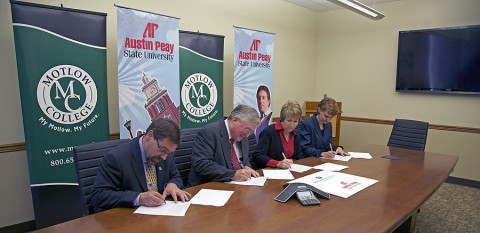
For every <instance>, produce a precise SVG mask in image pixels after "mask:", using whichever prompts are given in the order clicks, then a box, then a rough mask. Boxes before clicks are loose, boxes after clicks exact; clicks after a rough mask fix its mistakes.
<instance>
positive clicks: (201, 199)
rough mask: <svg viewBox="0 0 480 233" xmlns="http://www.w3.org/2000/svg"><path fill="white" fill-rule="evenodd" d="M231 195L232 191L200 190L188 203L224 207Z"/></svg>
mask: <svg viewBox="0 0 480 233" xmlns="http://www.w3.org/2000/svg"><path fill="white" fill-rule="evenodd" d="M232 194H233V191H227V190H214V189H202V190H200V191H199V192H198V193H197V194H196V195H195V196H194V197H192V199H190V203H192V204H196V205H211V206H224V205H225V204H226V203H227V201H228V199H230V197H231V196H232Z"/></svg>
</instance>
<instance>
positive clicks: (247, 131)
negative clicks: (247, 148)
mask: <svg viewBox="0 0 480 233" xmlns="http://www.w3.org/2000/svg"><path fill="white" fill-rule="evenodd" d="M245 133H246V134H247V136H250V134H252V133H253V130H252V129H250V128H248V127H245Z"/></svg>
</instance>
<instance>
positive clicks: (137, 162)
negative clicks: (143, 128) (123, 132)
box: [131, 137, 158, 192]
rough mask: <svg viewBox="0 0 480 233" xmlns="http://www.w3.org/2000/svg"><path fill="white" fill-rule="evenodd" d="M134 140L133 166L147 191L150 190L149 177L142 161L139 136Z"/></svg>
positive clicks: (132, 149)
mask: <svg viewBox="0 0 480 233" xmlns="http://www.w3.org/2000/svg"><path fill="white" fill-rule="evenodd" d="M133 140H134V141H133V143H132V147H131V155H132V168H133V172H134V173H135V177H137V181H138V182H139V183H140V186H141V187H142V189H143V191H144V192H146V191H148V187H147V177H145V168H144V165H143V161H142V154H141V153H140V145H139V137H137V138H135V139H133ZM157 180H158V179H157Z"/></svg>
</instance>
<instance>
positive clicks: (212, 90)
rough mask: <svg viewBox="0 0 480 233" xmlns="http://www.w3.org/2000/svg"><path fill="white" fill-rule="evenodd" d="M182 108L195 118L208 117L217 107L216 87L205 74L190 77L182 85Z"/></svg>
mask: <svg viewBox="0 0 480 233" xmlns="http://www.w3.org/2000/svg"><path fill="white" fill-rule="evenodd" d="M181 96H182V101H183V107H185V109H186V110H187V112H189V113H190V114H192V115H193V116H196V117H203V116H206V115H208V114H209V113H210V112H212V111H213V110H214V109H215V105H217V98H218V96H217V86H216V85H215V82H213V80H212V79H211V78H210V77H208V76H207V75H205V74H201V73H195V74H192V75H190V76H189V77H188V78H187V79H186V80H185V82H184V83H183V85H182V90H181Z"/></svg>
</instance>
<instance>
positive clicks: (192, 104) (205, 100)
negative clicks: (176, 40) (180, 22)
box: [180, 31, 224, 128]
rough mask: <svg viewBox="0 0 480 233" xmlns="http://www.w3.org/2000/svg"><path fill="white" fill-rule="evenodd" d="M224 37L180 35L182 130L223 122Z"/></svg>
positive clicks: (200, 34) (194, 33)
mask: <svg viewBox="0 0 480 233" xmlns="http://www.w3.org/2000/svg"><path fill="white" fill-rule="evenodd" d="M223 40H224V36H218V35H211V34H205V33H198V32H187V31H180V85H181V86H180V93H181V97H182V104H181V108H180V110H181V119H182V128H198V127H202V126H204V125H206V124H208V123H210V122H212V121H217V120H220V119H221V118H223Z"/></svg>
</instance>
